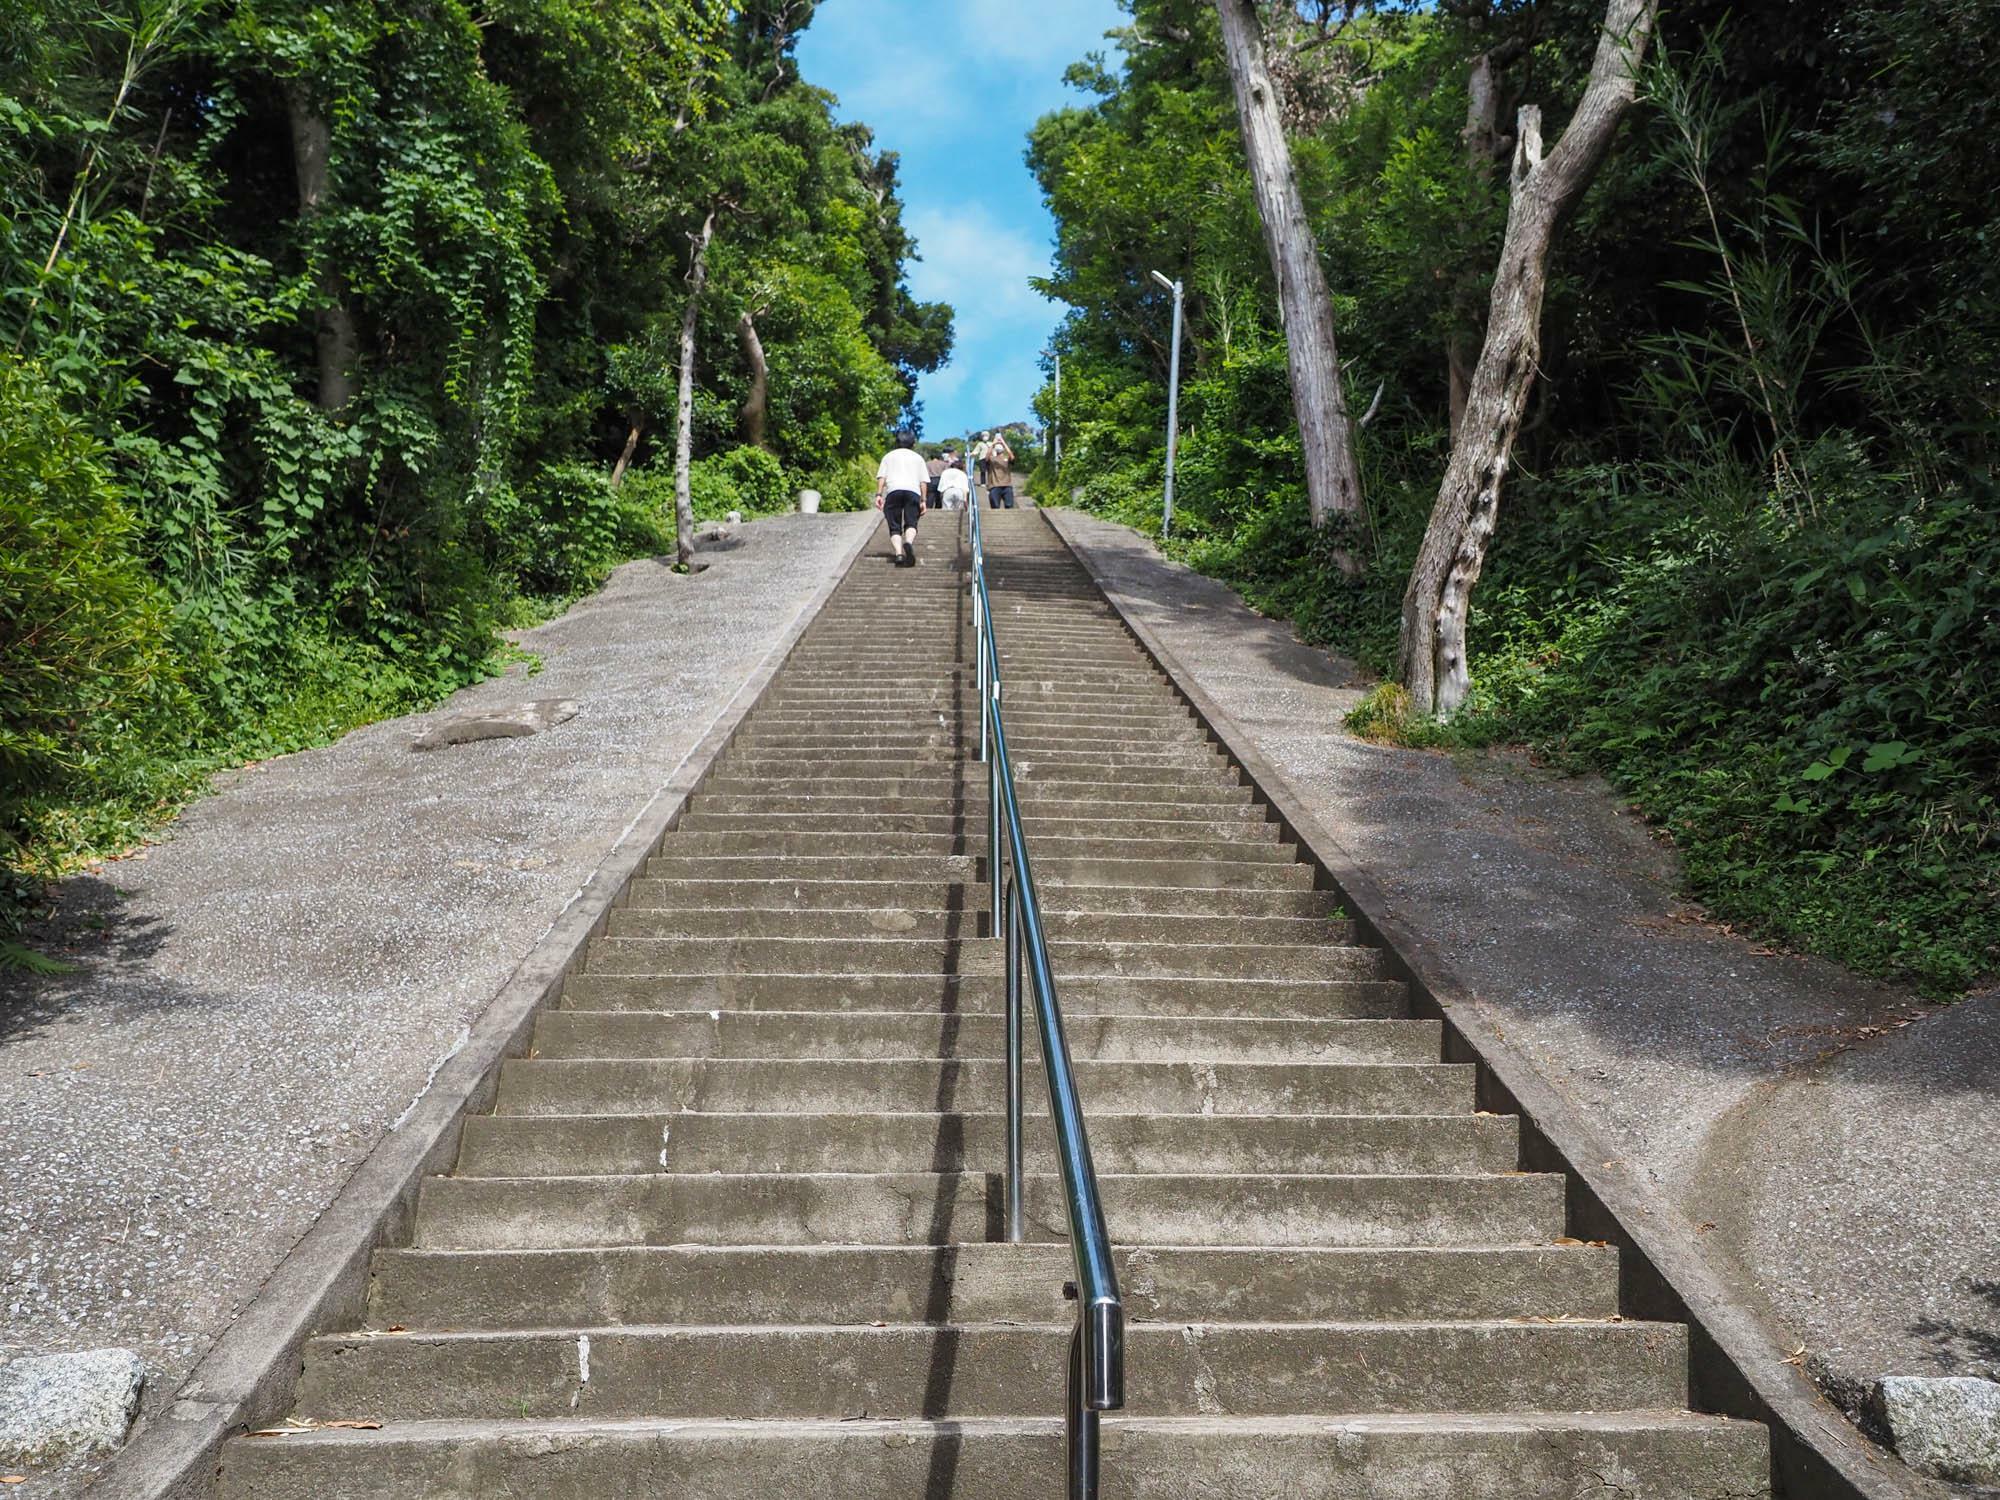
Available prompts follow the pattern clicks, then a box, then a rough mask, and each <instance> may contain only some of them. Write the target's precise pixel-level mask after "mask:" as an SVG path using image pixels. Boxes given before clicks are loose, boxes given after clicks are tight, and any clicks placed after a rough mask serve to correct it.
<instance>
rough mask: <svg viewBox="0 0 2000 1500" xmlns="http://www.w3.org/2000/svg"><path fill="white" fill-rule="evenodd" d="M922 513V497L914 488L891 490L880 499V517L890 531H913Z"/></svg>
mask: <svg viewBox="0 0 2000 1500" xmlns="http://www.w3.org/2000/svg"><path fill="white" fill-rule="evenodd" d="M923 513H924V497H923V496H922V495H919V494H918V493H917V492H916V491H915V490H891V491H889V493H888V495H887V496H885V497H884V499H883V501H882V519H883V520H885V521H887V522H888V523H889V529H890V530H891V531H896V532H903V531H915V530H916V529H917V517H919V516H921V515H922V514H923Z"/></svg>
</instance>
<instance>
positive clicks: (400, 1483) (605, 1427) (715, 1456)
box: [220, 1398, 1770, 1500]
mask: <svg viewBox="0 0 2000 1500" xmlns="http://www.w3.org/2000/svg"><path fill="white" fill-rule="evenodd" d="M1058 1399H1059V1398H1058ZM1103 1434H1104V1436H1103V1454H1104V1488H1103V1492H1102V1493H1103V1500H1236V1497H1244V1500H1252V1497H1255V1500H1266V1497H1279V1496H1282V1497H1285V1500H1356V1497H1362V1496H1367V1497H1374V1500H1447V1497H1448V1500H1531V1497H1532V1500H1581V1497H1582V1496H1584V1495H1586V1494H1587V1493H1588V1491H1587V1490H1586V1489H1585V1488H1583V1487H1582V1486H1584V1485H1594V1484H1596V1483H1597V1481H1596V1480H1595V1479H1594V1478H1592V1477H1591V1476H1595V1475H1603V1474H1613V1475H1615V1476H1616V1484H1617V1486H1618V1490H1617V1493H1618V1495H1619V1497H1620V1500H1763V1497H1765V1496H1768V1494H1769V1493H1770V1490H1769V1470H1770V1458H1769V1451H1768V1442H1767V1439H1766V1436H1765V1432H1764V1429H1763V1428H1762V1427H1761V1426H1757V1425H1755V1424H1752V1423H1745V1422H1729V1421H1726V1420H1724V1419H1722V1418H1717V1417H1697V1416H1690V1415H1688V1414H1686V1413H1682V1412H1668V1411H1600V1412H1583V1413H1573V1414H1572V1413H1564V1414H1537V1413H1519V1414H1509V1415H1504V1416H1502V1415H1479V1414H1474V1415H1462V1414H1450V1415H1445V1414H1436V1415H1424V1416H1401V1417H1397V1416H1385V1415H1379V1414H1366V1415H1360V1414H1357V1415H1350V1416H1341V1417H1313V1416H1281V1417H1261V1418H1259V1417H1236V1416H1199V1417H1188V1418H1178V1419H1177V1418H1164V1417H1156V1416H1137V1415H1134V1416H1121V1415H1118V1414H1115V1413H1114V1414H1112V1415H1110V1416H1108V1417H1106V1418H1105V1419H1104V1425H1103ZM530 1455H532V1457H529V1456H530ZM220 1482H221V1494H222V1497H223V1500H466V1497H471V1496H479V1497H482V1500H529V1497H532V1500H601V1497H604V1496H609V1495H653V1494H657V1495H669V1494H670V1495H673V1496H675V1497H677V1500H741V1497H742V1496H745V1495H761V1496H770V1497H772V1500H914V1497H918V1496H926V1497H935V1500H946V1497H953V1496H957V1497H977V1500H1048V1497H1050V1496H1052V1495H1059V1494H1061V1493H1062V1491H1063V1482H1064V1481H1063V1436H1062V1424H1061V1421H1060V1419H1059V1418H1055V1417H1036V1418H983V1419H982V1418H969V1419H963V1420H961V1419H959V1418H956V1417H953V1418H950V1419H921V1420H916V1419H910V1420H881V1419H873V1418H871V1419H868V1420H859V1421H842V1422H715V1423H691V1422H678V1421H675V1422H643V1421H637V1422H593V1421H579V1420H577V1419H575V1418H574V1417H571V1416H569V1415H567V1414H565V1415H563V1416H562V1417H561V1418H560V1419H558V1420H555V1421H550V1422H539V1423H538V1422H528V1421H522V1420H508V1421H497V1420H496V1421H475V1422H407V1421H392V1422H390V1423H389V1424H388V1425H386V1426H385V1427H384V1428H383V1429H382V1430H380V1431H354V1430H351V1429H340V1428H321V1429H318V1430H316V1431H311V1432H306V1433H302V1434H300V1435H298V1436H296V1437H287V1438H283V1439H264V1440H239V1441H237V1442H234V1443H232V1444H231V1445H230V1446H229V1447H228V1449H226V1450H225V1453H224V1459H223V1464H222V1472H221V1481H220ZM1598 1487H1599V1488H1600V1489H1601V1488H1602V1486H1598Z"/></svg>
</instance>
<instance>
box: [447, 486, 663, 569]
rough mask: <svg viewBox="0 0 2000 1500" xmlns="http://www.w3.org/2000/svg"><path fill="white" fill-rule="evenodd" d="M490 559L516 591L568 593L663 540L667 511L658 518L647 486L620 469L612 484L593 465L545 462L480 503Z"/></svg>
mask: <svg viewBox="0 0 2000 1500" xmlns="http://www.w3.org/2000/svg"><path fill="white" fill-rule="evenodd" d="M487 525H488V527H489V529H490V533H491V535H492V537H493V548H494V551H495V552H496V554H497V559H496V560H497V561H499V562H500V563H501V565H502V566H503V567H504V568H506V570H507V571H508V572H509V573H511V574H512V576H513V577H514V579H515V580H516V582H517V583H518V585H519V587H520V589H521V591H522V592H523V593H525V594H528V595H530V596H531V597H534V598H537V599H544V600H565V599H573V598H575V597H576V596H578V595H579V594H583V593H587V592H588V591H589V590H591V589H593V588H595V587H597V585H598V584H600V583H602V582H603V581H604V577H605V575H606V574H607V573H609V572H610V571H611V569H612V568H613V567H615V566H616V565H617V564H619V563H621V562H624V561H626V560H627V559H629V558H633V557H640V556H645V555H647V554H649V553H654V552H661V551H665V550H666V549H667V548H668V547H669V546H670V545H671V535H672V533H671V510H670V509H669V511H668V512H667V514H666V515H665V516H664V517H663V516H662V514H661V512H660V510H659V509H658V508H657V506H656V505H655V504H654V503H653V496H652V493H651V486H650V485H649V484H648V483H646V482H645V481H642V480H639V479H638V477H637V473H636V471H635V472H634V473H632V474H628V475H627V476H626V478H625V482H624V483H623V484H622V485H621V486H620V487H619V488H617V489H613V488H612V486H611V480H610V476H609V475H608V473H607V472H606V471H605V470H604V469H603V468H601V467H599V466H598V465H595V464H581V463H561V464H549V465H547V466H546V467H544V468H542V469H541V470H539V471H538V472H537V473H536V474H535V475H534V476H533V477H532V478H531V479H530V480H529V481H528V483H527V484H526V485H525V486H523V487H522V488H521V489H520V490H518V491H515V490H505V491H503V492H502V493H501V495H499V496H497V497H496V498H495V500H494V501H493V502H492V504H491V505H490V506H489V507H488V518H487Z"/></svg>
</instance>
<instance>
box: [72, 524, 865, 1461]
mask: <svg viewBox="0 0 2000 1500" xmlns="http://www.w3.org/2000/svg"><path fill="white" fill-rule="evenodd" d="M874 534H875V529H874V527H873V526H872V525H870V526H867V527H863V528H861V529H860V530H859V532H858V534H857V535H856V537H855V539H854V541H853V542H852V544H850V545H849V547H848V548H847V550H846V552H845V553H843V554H842V555H841V556H840V558H839V560H838V561H837V563H836V564H835V566H834V567H833V569H832V570H831V572H830V573H829V575H828V577H827V580H826V582H825V583H824V584H822V585H821V586H820V588H819V589H818V590H817V591H816V592H815V593H814V594H813V596H812V597H811V598H810V599H808V600H807V601H806V603H805V604H804V605H803V606H802V607H801V608H800V610H799V613H798V617H797V618H796V619H794V620H793V621H792V623H791V625H790V627H789V628H788V629H787V630H786V631H785V633H784V635H783V636H782V637H780V638H779V639H778V641H776V642H775V643H774V644H773V645H772V647H771V649H770V651H769V652H768V653H767V654H766V655H765V657H764V660H763V661H762V662H761V663H759V664H758V666H757V669H756V670H755V671H754V672H752V673H751V674H750V677H749V678H748V680H747V681H745V682H744V683H743V685H742V686H741V687H740V688H738V689H737V691H736V694H735V696H734V697H732V698H731V699H730V700H729V702H728V704H727V705H726V706H725V707H724V708H723V710H722V712H721V713H720V714H719V715H717V717H716V719H715V722H714V723H713V724H711V725H710V726H709V730H708V733H707V734H706V735H704V736H703V737H702V739H701V741H700V742H699V743H698V744H697V745H696V746H695V748H694V749H693V750H691V751H690V752H689V753H688V755H687V758H686V759H685V760H683V761H682V762H681V764H680V766H679V767H678V769H676V770H675V772H674V773H673V775H672V776H670V777H669V778H668V779H667V781H666V783H665V785H663V786H662V787H661V788H660V790H659V792H657V793H656V794H655V795H654V797H653V799H652V800H651V801H650V802H649V803H648V804H647V805H646V807H645V808H644V809H643V810H642V811H641V812H640V814H639V815H638V816H637V817H636V818H634V819H633V820H632V822H631V823H630V824H628V825H627V827H626V829H625V831H624V832H623V833H622V834H620V835H619V837H618V839H617V841H616V842H615V843H614V844H613V845H612V847H611V849H610V852H609V853H607V854H606V855H605V857H604V859H603V862H602V863H600V864H599V865H598V867H597V869H596V871H595V872H594V873H592V875H591V877H590V878H589V880H587V881H585V882H584V885H583V887H582V888H581V889H580V890H579V891H578V892H577V893H576V895H575V896H573V897H571V898H570V902H569V905H568V906H566V907H565V908H564V909H563V911H562V913H561V914H560V915H559V916H558V917H557V918H556V920H555V921H554V923H552V924H551V925H550V927H549V930H548V931H547V932H546V933H545V934H543V936H542V939H541V941H540V942H539V943H537V944H536V945H535V947H534V949H533V950H532V951H531V952H530V953H529V954H528V956H527V957H526V958H524V959H522V960H521V962H520V964H519V965H518V966H516V968H515V969H514V972H513V973H512V974H510V975H509V976H508V978H507V980H506V982H505V983H504V984H503V985H502V986H501V987H500V989H499V990H498V991H496V992H495V994H494V996H493V998H492V999H491V1000H490V1001H488V1002H487V1004H486V1007H485V1009H484V1010H482V1011H481V1012H480V1014H479V1016H478V1018H477V1019H476V1020H474V1022H473V1023H472V1026H471V1029H470V1033H469V1035H468V1037H467V1040H466V1042H465V1044H464V1046H462V1047H461V1048H459V1050H458V1051H457V1052H456V1053H455V1054H453V1055H452V1056H450V1057H449V1058H448V1059H447V1060H446V1061H445V1063H444V1064H443V1066H441V1067H440V1068H439V1069H438V1071H437V1075H436V1077H435V1078H434V1079H433V1080H432V1081H431V1085H430V1087H429V1089H428V1090H427V1091H426V1092H425V1093H424V1094H423V1095H422V1096H421V1097H420V1098H418V1100H417V1101H416V1102H415V1103H414V1104H412V1105H411V1106H410V1108H409V1110H408V1111H407V1112H406V1113H405V1114H404V1116H403V1118H402V1119H401V1121H400V1122H399V1123H398V1124H397V1125H396V1126H394V1127H392V1128H391V1129H390V1131H389V1133H388V1134H386V1135H385V1136H383V1138H382V1139H381V1140H380V1141H379V1142H377V1144H376V1146H375V1149H374V1150H373V1151H371V1152H370V1153H369V1154H368V1156H367V1157H366V1158H365V1159H364V1160H363V1161H362V1162H361V1164H360V1165H359V1166H357V1167H356V1168H355V1170H354V1175H353V1176H351V1177H350V1178H348V1180H347V1184H346V1186H344V1187H343V1188H342V1189H341V1190H340V1193H339V1195H338V1196H337V1197H336V1198H335V1199H334V1200H333V1202H332V1203H331V1204H329V1205H328V1206H327V1209H326V1211H325V1212H324V1213H323V1214H321V1215H320V1217H319V1220H318V1221H317V1222H316V1223H315V1224H314V1225H313V1227H312V1228H311V1229H310V1230H308V1231H307V1232H306V1234H305V1236H304V1237H303V1238H302V1239H301V1240H300V1241H299V1242H298V1244H297V1245H295V1246H294V1247H293V1248H292V1251H291V1253H290V1254H289V1255H287V1256H286V1257H285V1258H284V1260H282V1261H281V1262H279V1264H278V1267H277V1269H276V1270H274V1271H273V1272H272V1273H271V1275H270V1278H269V1279H268V1280H267V1281H266V1282H265V1283H264V1285H263V1287H262V1288H261V1289H260V1290H259V1291H258V1293H257V1296H256V1297H255V1298H254V1299H253V1300H252V1301H251V1303H250V1305H249V1306H248V1307H247V1308H245V1309H244V1311H243V1312H242V1314H241V1315H240V1316H239V1317H238V1318H237V1319H236V1321H235V1322H234V1323H232V1324H230V1326H229V1328H228V1329H227V1330H226V1331H225V1332H224V1333H223V1335H222V1337H221V1338H219V1339H217V1340H216V1342H215V1345H214V1347H213V1348H211V1349H210V1350H209V1351H208V1353H207V1355H206V1356H204V1357H203V1359H202V1361H201V1363H200V1364H198V1365H196V1366H195V1368H194V1370H193V1372H192V1373H191V1374H190V1375H189V1376H188V1378H187V1381H186V1382H185V1383H184V1384H183V1385H182V1387H181V1389H180V1391H179V1392H178V1393H177V1395H176V1397H175V1399H174V1401H173V1403H172V1405H170V1406H168V1407H167V1408H165V1409H164V1410H163V1411H161V1412H160V1413H159V1414H158V1415H156V1416H154V1417H152V1418H151V1419H149V1420H148V1421H147V1422H145V1423H144V1424H142V1425H141V1427H140V1428H139V1430H138V1431H137V1432H135V1433H134V1434H133V1436H132V1438H131V1440H130V1441H129V1442H128V1443H127V1444H126V1445H125V1447H124V1448H123V1449H122V1450H121V1451H120V1453H119V1454H118V1456H117V1457H116V1458H115V1459H113V1460H112V1462H111V1464H110V1465H109V1467H107V1468H106V1469H105V1470H104V1472H103V1473H102V1474H100V1475H99V1476H98V1478H97V1479H96V1481H95V1482H93V1483H92V1484H91V1486H90V1488H89V1493H91V1494H92V1495H103V1496H105V1497H106V1500H208V1497H209V1496H211V1495H212V1494H213V1493H214V1488H215V1477H216V1468H217V1462H218V1460H219V1458H220V1454H221V1448H222V1445H223V1444H224V1443H225V1442H227V1441H228V1440H229V1439H230V1438H231V1437H234V1436H236V1435H238V1434H239V1433H243V1432H247V1431H249V1430H251V1429H252V1428H256V1427H262V1426H267V1425H269V1424H271V1423H273V1422H276V1421H278V1420H280V1419H281V1418H282V1417H283V1416H284V1414H285V1413H286V1412H287V1411H289V1410H290V1409H291V1405H292V1398H293V1392H294V1388H295V1387H296V1385H297V1382H298V1378H299V1371H300V1366H301V1357H302V1355H301V1351H302V1350H303V1348H304V1346H305V1343H306V1341H307V1340H308V1339H310V1338H312V1337H314V1336H315V1335H317V1334H319V1333H322V1332H332V1331H336V1330H339V1329H343V1328H352V1327H355V1326H356V1325H357V1324H358V1323H359V1322H360V1320H361V1317H362V1314H363V1310H364V1308H365V1306H366V1301H367V1295H368V1276H369V1265H370V1261H371V1260H372V1258H373V1256H374V1253H375V1251H376V1249H377V1248H378V1247H380V1246H385V1245H395V1244H398V1243H400V1242H403V1241H407V1239H408V1238H409V1233H410V1226H411V1222H412V1220H413V1218H414V1216H415V1212H416V1203H417V1192H418V1189H419V1188H420V1187H421V1186H422V1184H423V1180H424V1178H425V1177H427V1176H429V1175H432V1174H433V1173H437V1172H444V1171H448V1170H450V1168H451V1165H452V1162H453V1160H454V1159H455V1157H456V1155H457V1151H458V1136H459V1127H460V1124H461V1122H462V1121H463V1120H464V1118H465V1117H466V1116H467V1115H470V1114H477V1113H479V1112H480V1111H481V1110H483V1109H485V1108H486V1107H487V1106H488V1105H490V1104H491V1103H492V1100H493V1095H494V1092H495V1090H496V1088H497V1087H498V1085H499V1079H500V1065H501V1063H502V1062H504V1061H505V1060H506V1059H507V1058H509V1057H518V1056H520V1055H521V1054H522V1053H524V1052H525V1051H526V1050H527V1046H528V1041H529V1038H530V1036H531V1034H532V1032H533V1030H534V1024H535V1017H536V1015H537V1013H538V1012H540V1010H541V1009H542V1007H543V1006H544V1005H546V1004H548V1003H549V1002H550V1001H551V1000H552V999H554V998H555V996H556V995H557V994H558V993H559V992H560V991H561V988H562V984H563V981H564V980H565V979H566V978H567V977H568V976H569V973H570V970H571V969H572V968H573V967H574V966H575V964H576V963H577V962H578V960H579V959H581V958H582V956H583V951H584V947H585V945H586V944H588V943H589V941H590V939H591V938H592V937H594V936H596V935H597V934H598V933H599V932H601V931H603V930H604V928H605V926H606V924H607V922H608V920H609V917H610V913H611V911H612V909H613V908H615V907H617V906H619V905H622V904H623V903H624V901H625V899H626V891H627V889H628V887H629V886H630V884H631V881H632V880H633V878H634V877H635V876H636V875H637V874H638V873H639V871H640V870H642V869H643V868H644V867H645V863H646V861H647V860H648V859H650V858H652V856H653V855H654V854H655V853H657V852H658V850H659V848H660V845H661V841H662V840H663V839H664V838H665V837H666V835H667V834H668V833H669V832H670V831H672V829H673V827H674V825H675V824H676V823H678V822H679V821H680V817H681V814H682V812H683V811H684V810H685V808H686V807H687V802H688V797H689V796H690V795H691V794H692V793H693V791H694V790H695V788H696V787H697V786H698V785H699V784H700V783H701V781H702V780H703V779H704V778H705V777H706V776H707V774H708V772H709V768H710V767H712V766H713V765H714V764H715V762H716V760H717V759H718V758H719V757H720V756H721V754H722V752H723V751H724V750H725V749H727V748H728V745H729V742H730V741H731V740H732V739H734V738H735V737H736V733H737V731H738V730H739V729H741V728H742V726H743V722H744V720H745V719H746V718H747V717H748V716H749V714H750V711H751V709H753V708H755V707H756V705H757V703H758V702H759V701H760V700H761V699H762V698H763V696H764V694H765V692H766V691H767V690H768V689H769V687H770V685H771V682H772V680H773V679H774V678H775V677H776V676H777V675H778V672H779V670H780V668H782V667H783V666H784V664H785V661H786V659H787V658H788V657H790V655H791V653H792V650H793V648H794V647H795V646H797V645H798V643H799V639H800V637H802V636H803V635H804V634H805V632H806V629H807V628H808V627H809V626H810V625H811V624H812V622H813V621H814V620H816V619H817V618H818V617H819V614H820V611H821V609H822V608H823V607H824V606H825V604H826V601H827V600H828V599H829V598H831V597H832V595H833V591H834V590H835V589H836V588H838V587H839V586H840V584H841V582H842V581H843V580H844V579H845V578H846V577H847V575H848V573H849V572H850V571H851V570H852V568H853V566H854V563H855V560H856V559H857V558H858V557H859V556H860V555H861V553H862V551H863V550H864V549H865V548H866V547H867V545H868V542H869V540H870V539H871V538H872V537H873V536H874Z"/></svg>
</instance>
